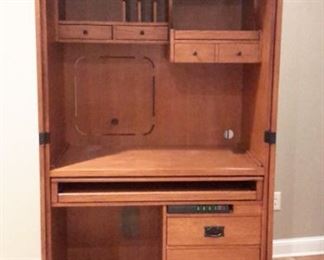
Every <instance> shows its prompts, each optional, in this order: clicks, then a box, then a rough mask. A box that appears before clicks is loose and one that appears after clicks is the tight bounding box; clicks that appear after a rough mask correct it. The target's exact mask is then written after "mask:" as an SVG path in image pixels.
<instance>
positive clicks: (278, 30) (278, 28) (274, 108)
mask: <svg viewBox="0 0 324 260" xmlns="http://www.w3.org/2000/svg"><path fill="white" fill-rule="evenodd" d="M282 15H283V0H277V2H276V24H275V42H274V48H275V49H274V61H273V66H274V69H273V86H272V89H273V91H272V100H271V102H272V104H271V124H270V129H271V131H273V132H276V130H277V115H278V96H279V93H278V92H279V75H280V52H281V35H282ZM275 164H276V145H271V147H270V158H269V194H268V208H267V211H268V221H267V222H268V227H267V253H266V257H267V260H271V259H272V253H273V248H272V247H273V242H272V241H273V219H274V216H273V214H274V211H273V200H274V187H275Z"/></svg>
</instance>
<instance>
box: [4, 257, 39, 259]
mask: <svg viewBox="0 0 324 260" xmlns="http://www.w3.org/2000/svg"><path fill="white" fill-rule="evenodd" d="M0 260H41V258H40V257H39V258H38V257H0Z"/></svg>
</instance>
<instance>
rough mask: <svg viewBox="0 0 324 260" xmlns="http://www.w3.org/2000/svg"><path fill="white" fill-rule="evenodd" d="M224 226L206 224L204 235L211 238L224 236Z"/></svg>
mask: <svg viewBox="0 0 324 260" xmlns="http://www.w3.org/2000/svg"><path fill="white" fill-rule="evenodd" d="M224 230H225V227H222V226H208V227H205V237H211V238H220V237H224V236H225V233H224Z"/></svg>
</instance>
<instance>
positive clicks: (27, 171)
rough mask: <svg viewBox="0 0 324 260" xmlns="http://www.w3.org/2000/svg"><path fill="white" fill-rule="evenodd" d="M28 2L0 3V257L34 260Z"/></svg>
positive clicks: (36, 207) (35, 177)
mask: <svg viewBox="0 0 324 260" xmlns="http://www.w3.org/2000/svg"><path fill="white" fill-rule="evenodd" d="M34 17H35V15H34V1H33V0H20V1H19V0H0V33H1V34H0V90H1V91H0V113H1V114H0V169H1V170H0V259H1V260H13V259H39V257H40V203H39V201H40V199H39V190H40V189H39V173H38V172H39V171H38V139H37V138H38V126H37V89H36V86H37V82H36V48H35V44H36V41H35V18H34Z"/></svg>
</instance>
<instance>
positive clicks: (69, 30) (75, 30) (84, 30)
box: [58, 25, 112, 40]
mask: <svg viewBox="0 0 324 260" xmlns="http://www.w3.org/2000/svg"><path fill="white" fill-rule="evenodd" d="M58 37H59V39H60V40H111V39H112V27H111V26H109V25H60V26H59V28H58Z"/></svg>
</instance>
